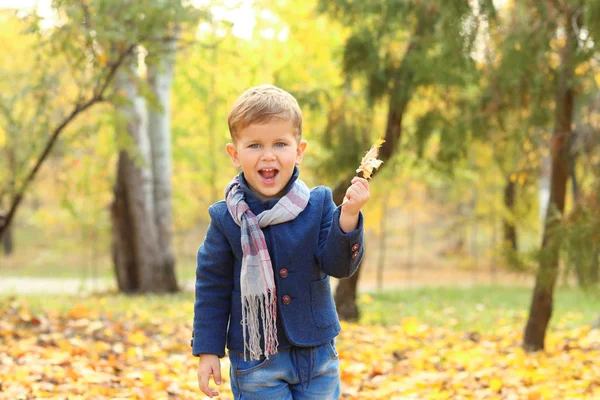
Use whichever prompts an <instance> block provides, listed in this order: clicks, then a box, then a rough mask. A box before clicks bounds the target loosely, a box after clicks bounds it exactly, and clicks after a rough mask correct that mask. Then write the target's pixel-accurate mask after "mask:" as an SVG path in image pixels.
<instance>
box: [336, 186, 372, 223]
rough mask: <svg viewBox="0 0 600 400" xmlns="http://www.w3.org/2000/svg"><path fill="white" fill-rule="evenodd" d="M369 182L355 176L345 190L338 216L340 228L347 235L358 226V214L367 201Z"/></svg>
mask: <svg viewBox="0 0 600 400" xmlns="http://www.w3.org/2000/svg"><path fill="white" fill-rule="evenodd" d="M369 196H370V191H369V181H367V180H366V179H365V178H359V177H358V176H355V177H354V178H352V184H351V185H350V187H349V188H348V189H347V190H346V196H345V197H344V201H343V202H342V213H341V215H340V228H341V229H342V231H344V232H346V233H348V232H351V231H353V230H354V229H356V228H357V226H358V213H359V211H360V209H361V208H362V207H363V206H364V205H365V203H366V202H367V201H368V200H369Z"/></svg>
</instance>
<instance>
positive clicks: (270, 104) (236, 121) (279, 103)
mask: <svg viewBox="0 0 600 400" xmlns="http://www.w3.org/2000/svg"><path fill="white" fill-rule="evenodd" d="M271 120H284V121H285V120H287V121H291V122H292V125H293V126H294V134H295V135H296V139H297V140H300V139H301V138H302V111H301V110H300V106H299V105H298V102H297V101H296V99H295V98H294V96H292V95H291V94H289V93H288V92H286V91H285V90H283V89H280V88H278V87H276V86H273V85H260V86H254V87H251V88H249V89H247V90H246V91H245V92H244V93H242V94H241V95H240V97H238V98H237V100H236V101H235V103H233V106H232V107H231V111H229V116H228V117H227V122H228V124H229V133H230V134H231V138H232V139H233V140H235V139H236V135H237V134H238V133H239V132H240V131H241V130H242V129H244V128H246V127H247V126H249V125H251V124H255V123H258V124H260V123H266V122H269V121H271Z"/></svg>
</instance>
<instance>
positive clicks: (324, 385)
mask: <svg viewBox="0 0 600 400" xmlns="http://www.w3.org/2000/svg"><path fill="white" fill-rule="evenodd" d="M229 360H230V361H231V369H230V377H231V391H232V392H233V396H234V398H235V399H236V400H308V399H311V400H317V399H318V400H337V399H339V397H340V364H339V360H338V354H337V351H336V349H335V344H334V341H333V340H332V341H331V342H328V343H325V344H323V345H320V346H316V347H291V348H289V349H283V350H279V352H278V353H277V354H275V355H273V356H271V357H269V359H268V360H267V359H265V358H262V359H260V360H250V359H249V358H248V359H247V361H244V355H243V354H241V353H237V352H233V351H230V352H229Z"/></svg>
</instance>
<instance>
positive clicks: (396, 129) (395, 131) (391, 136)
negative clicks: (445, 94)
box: [333, 21, 425, 321]
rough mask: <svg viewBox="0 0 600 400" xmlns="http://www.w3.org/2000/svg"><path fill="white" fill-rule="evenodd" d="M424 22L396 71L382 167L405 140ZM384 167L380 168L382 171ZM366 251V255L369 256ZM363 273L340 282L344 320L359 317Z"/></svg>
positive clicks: (341, 188) (342, 185) (338, 191)
mask: <svg viewBox="0 0 600 400" xmlns="http://www.w3.org/2000/svg"><path fill="white" fill-rule="evenodd" d="M424 26H425V24H424V22H423V21H420V23H419V25H418V27H417V30H416V33H415V38H413V41H412V42H411V44H410V45H409V46H408V49H407V51H406V54H405V55H404V58H403V60H402V63H401V64H400V67H399V68H398V70H397V72H396V77H395V79H394V81H393V85H392V89H391V92H390V96H389V105H388V118H387V125H386V128H385V137H384V139H385V143H384V144H383V145H382V146H381V149H380V152H379V159H380V160H382V161H383V162H384V164H382V166H381V167H383V166H384V165H385V163H386V162H387V161H389V160H390V159H391V158H392V157H393V156H394V154H395V153H396V151H397V149H398V143H400V139H401V138H402V118H403V116H404V112H405V111H406V108H407V106H408V103H409V102H410V99H411V97H412V89H413V88H412V86H413V72H412V71H413V70H412V68H413V67H412V65H411V61H410V60H411V56H412V54H413V53H414V52H415V51H417V48H418V35H419V34H420V33H421V31H422V29H424ZM381 167H380V168H379V169H381ZM353 176H354V174H350V175H348V176H347V177H345V178H344V179H343V180H341V181H340V182H338V184H337V185H336V187H335V188H334V190H333V201H334V202H335V204H342V201H343V200H344V196H345V194H346V190H347V189H348V186H349V185H348V182H350V181H351V180H352V177H353ZM366 251H367V250H365V254H366ZM359 274H360V268H359V270H358V271H357V272H356V273H355V274H354V275H353V276H352V277H350V278H348V279H342V280H340V282H339V284H338V286H337V289H336V293H335V305H336V308H337V310H338V315H339V317H340V319H342V320H347V321H353V320H357V319H358V317H359V312H358V307H357V305H356V289H357V287H358V278H359V276H360V275H359Z"/></svg>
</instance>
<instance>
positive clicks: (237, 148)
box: [226, 120, 307, 200]
mask: <svg viewBox="0 0 600 400" xmlns="http://www.w3.org/2000/svg"><path fill="white" fill-rule="evenodd" d="M306 144H307V143H306V140H300V141H299V142H298V140H297V139H296V135H294V126H293V124H292V122H291V121H285V120H284V121H282V120H273V121H269V122H266V123H261V124H251V125H249V126H247V127H245V128H244V129H242V130H240V131H239V132H238V133H237V137H236V140H235V142H234V143H228V144H227V146H226V150H227V153H228V154H229V157H231V161H232V162H233V165H234V166H235V167H236V168H241V169H242V171H243V172H244V177H245V178H246V182H248V185H250V188H251V189H252V191H254V193H256V194H257V195H258V196H259V197H260V198H261V199H262V200H268V199H273V198H277V197H281V195H282V194H283V193H282V192H283V190H284V189H285V187H286V185H287V183H288V181H289V180H290V178H291V177H292V174H293V173H294V166H295V165H298V164H300V162H301V161H302V156H303V155H304V150H305V149H306Z"/></svg>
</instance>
